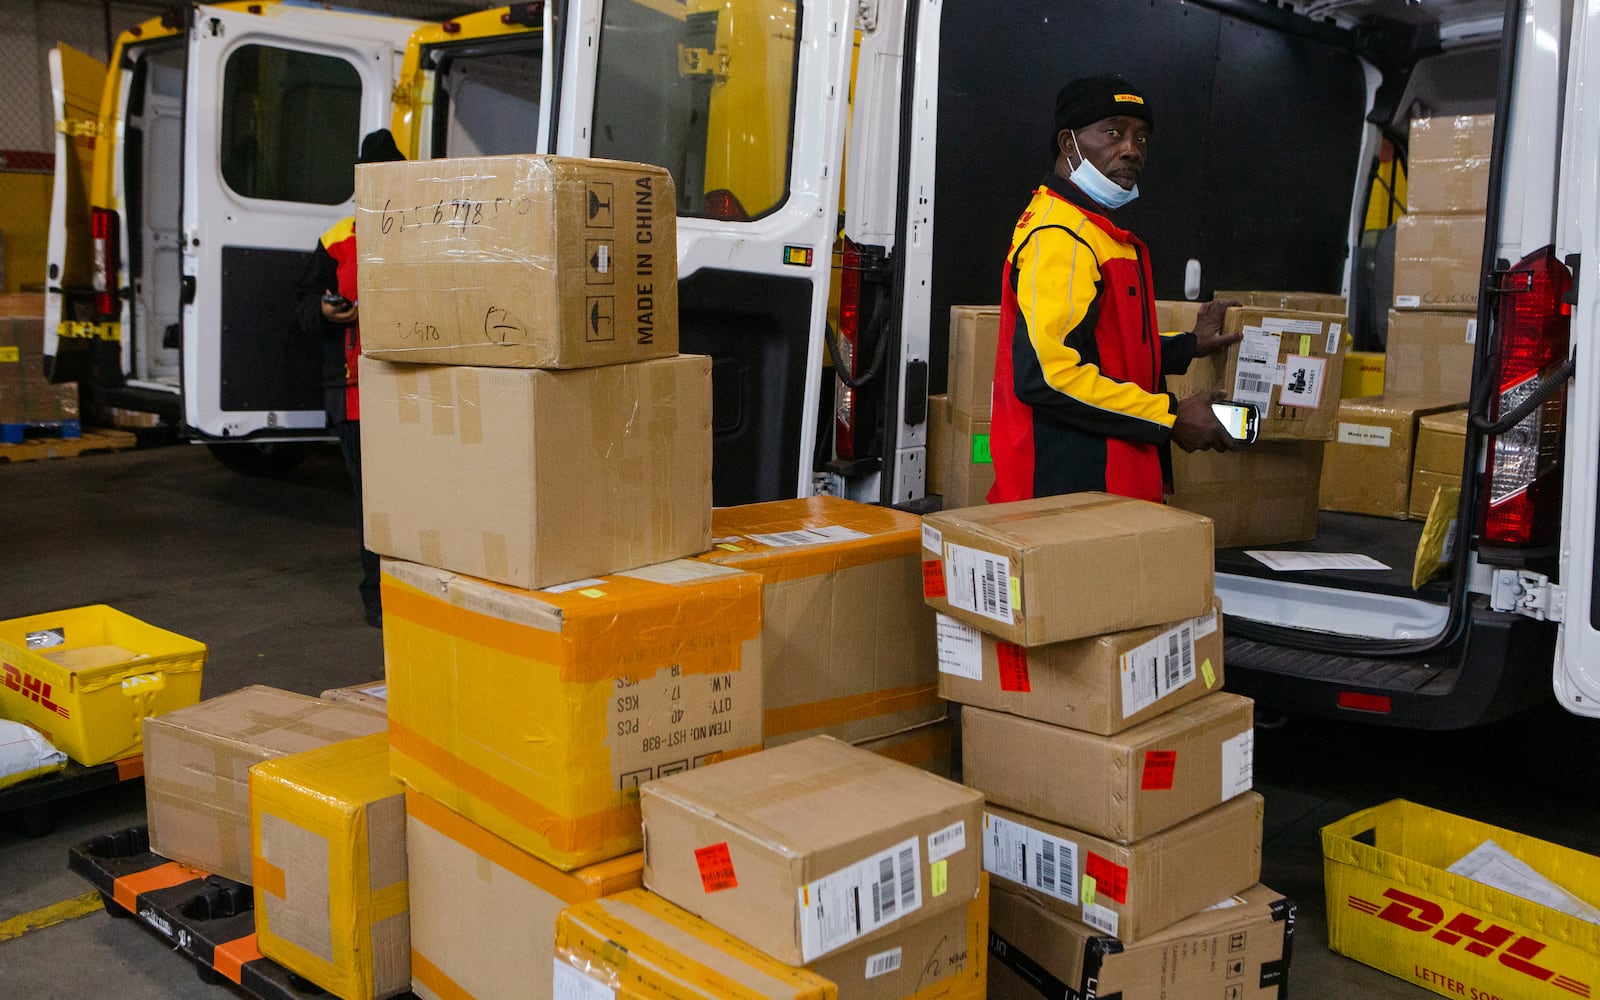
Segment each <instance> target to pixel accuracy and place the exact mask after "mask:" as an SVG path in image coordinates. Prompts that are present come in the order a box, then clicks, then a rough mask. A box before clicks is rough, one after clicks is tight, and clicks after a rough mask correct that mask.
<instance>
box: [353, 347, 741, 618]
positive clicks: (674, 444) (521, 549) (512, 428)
mask: <svg viewBox="0 0 1600 1000" xmlns="http://www.w3.org/2000/svg"><path fill="white" fill-rule="evenodd" d="M361 448H362V487H363V493H362V499H363V502H364V507H363V512H364V523H365V526H366V542H367V547H368V548H370V549H372V550H373V551H374V552H377V553H379V554H381V555H386V556H392V557H394V558H396V559H408V560H411V561H413V562H419V563H425V564H427V565H429V566H438V567H440V568H441V569H449V570H454V571H455V572H457V573H468V574H471V575H472V576H477V577H482V578H484V579H487V580H495V581H497V582H499V583H508V584H511V585H513V586H517V587H547V586H550V585H552V584H559V583H566V582H567V581H570V580H578V579H582V578H584V577H588V576H604V575H605V574H607V573H615V572H617V571H618V570H624V569H632V568H634V567H637V566H647V565H650V564H652V563H660V562H665V561H667V560H669V559H677V558H680V557H682V556H690V555H694V554H695V553H697V552H704V551H705V550H706V549H707V548H709V547H710V545H711V359H709V358H705V357H699V356H694V355H680V356H678V357H676V358H669V359H665V360H660V361H645V362H640V363H638V364H628V365H609V366H607V367H604V368H585V369H582V370H579V371H569V372H548V371H536V370H535V371H519V370H513V369H506V368H459V367H450V366H444V365H394V364H389V363H388V362H385V361H374V360H372V359H371V358H363V359H361Z"/></svg>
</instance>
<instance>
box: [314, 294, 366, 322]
mask: <svg viewBox="0 0 1600 1000" xmlns="http://www.w3.org/2000/svg"><path fill="white" fill-rule="evenodd" d="M360 311H361V307H360V306H359V305H357V304H356V303H354V302H351V303H349V304H347V305H346V306H345V307H344V308H342V309H341V308H339V307H338V306H336V305H334V304H333V303H332V302H329V301H327V300H326V299H324V300H323V302H322V318H323V319H325V320H327V321H328V322H330V323H337V324H339V325H340V326H348V325H349V324H351V323H354V322H356V320H357V319H358V318H359V317H360Z"/></svg>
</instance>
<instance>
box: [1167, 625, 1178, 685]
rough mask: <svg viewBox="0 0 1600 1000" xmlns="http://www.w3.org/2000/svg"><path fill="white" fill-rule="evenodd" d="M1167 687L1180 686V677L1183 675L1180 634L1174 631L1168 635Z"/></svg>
mask: <svg viewBox="0 0 1600 1000" xmlns="http://www.w3.org/2000/svg"><path fill="white" fill-rule="evenodd" d="M1166 660H1167V662H1166V674H1167V687H1168V688H1175V687H1177V686H1178V678H1179V677H1180V676H1181V675H1182V654H1180V653H1179V652H1178V636H1177V633H1173V634H1171V635H1169V636H1167V658H1166Z"/></svg>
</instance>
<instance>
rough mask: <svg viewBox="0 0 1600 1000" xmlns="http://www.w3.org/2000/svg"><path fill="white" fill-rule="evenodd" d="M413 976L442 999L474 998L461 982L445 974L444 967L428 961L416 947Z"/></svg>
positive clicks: (412, 957)
mask: <svg viewBox="0 0 1600 1000" xmlns="http://www.w3.org/2000/svg"><path fill="white" fill-rule="evenodd" d="M411 976H412V978H413V979H415V980H416V981H417V982H419V983H421V984H422V985H423V986H426V987H427V988H428V992H430V993H432V994H434V995H435V996H437V997H440V998H441V1000H474V998H473V996H472V994H471V993H468V992H467V991H466V990H464V989H462V988H461V984H460V983H458V982H456V981H455V980H454V979H451V978H450V977H449V976H447V975H445V974H444V970H443V969H441V968H439V967H438V966H437V965H434V964H433V963H432V962H430V961H428V960H427V959H426V958H424V957H423V956H422V954H421V953H420V952H418V951H417V949H415V948H412V949H411Z"/></svg>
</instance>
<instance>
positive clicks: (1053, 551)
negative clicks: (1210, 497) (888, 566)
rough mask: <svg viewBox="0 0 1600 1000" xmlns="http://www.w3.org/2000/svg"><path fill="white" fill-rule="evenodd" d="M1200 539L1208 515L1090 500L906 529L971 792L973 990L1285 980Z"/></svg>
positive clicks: (1055, 991) (1285, 925)
mask: <svg viewBox="0 0 1600 1000" xmlns="http://www.w3.org/2000/svg"><path fill="white" fill-rule="evenodd" d="M1212 548H1213V542H1212V533H1211V524H1210V522H1209V521H1208V520H1207V519H1206V518H1204V517H1201V516H1198V515H1195V514H1192V513H1188V512H1185V511H1182V510H1177V509H1174V508H1171V507H1162V506H1159V505H1155V504H1149V503H1144V502H1141V501H1136V500H1128V499H1124V498H1119V497H1113V496H1108V495H1105V494H1078V495H1074V496H1066V497H1053V498H1046V499H1040V500H1030V501H1024V502H1021V503H1012V504H998V505H994V506H989V507H984V508H974V509H969V510H958V511H951V512H945V513H941V514H935V515H930V516H929V517H928V518H927V519H926V520H925V522H924V531H923V550H924V551H923V559H924V561H925V563H924V564H925V577H924V594H925V595H926V597H927V599H928V602H929V604H930V605H932V606H933V607H934V608H935V609H937V610H938V611H939V612H940V620H939V638H940V645H939V655H940V671H941V674H940V690H941V691H942V692H943V693H944V694H945V696H946V697H948V698H950V699H951V700H953V701H957V702H960V703H962V710H961V719H962V753H961V758H962V766H963V780H964V781H965V782H966V784H968V785H969V786H971V787H973V788H975V789H977V790H979V791H981V792H983V793H984V795H985V796H986V797H987V799H988V802H989V804H988V806H987V808H986V812H985V816H984V820H983V860H984V867H985V869H986V870H987V871H988V872H989V873H990V875H991V876H992V877H993V879H994V881H993V890H994V894H993V897H992V901H991V906H992V917H991V919H992V930H991V953H992V954H991V958H992V959H993V963H992V966H991V970H990V984H991V985H990V996H1003V997H1017V998H1019V1000H1020V998H1023V997H1031V996H1033V995H1034V993H1035V991H1036V990H1039V989H1042V988H1043V987H1041V986H1040V984H1041V983H1044V984H1052V988H1050V989H1044V991H1045V992H1046V994H1047V995H1062V994H1064V995H1068V996H1071V995H1076V994H1075V993H1074V992H1073V991H1075V990H1078V991H1083V995H1086V996H1087V995H1107V994H1109V993H1112V992H1116V991H1117V989H1119V988H1120V989H1123V990H1125V991H1128V992H1127V995H1130V996H1131V995H1138V991H1139V989H1140V987H1141V986H1142V985H1143V984H1146V983H1148V982H1150V981H1151V980H1152V978H1161V977H1162V976H1163V975H1164V976H1165V977H1166V978H1165V979H1164V980H1163V981H1164V982H1165V984H1166V988H1167V990H1168V995H1179V994H1181V995H1183V996H1201V995H1207V996H1209V995H1213V994H1215V995H1224V992H1223V991H1224V990H1225V989H1226V988H1227V987H1228V986H1229V985H1230V983H1229V980H1230V979H1234V980H1235V983H1233V984H1231V985H1239V986H1241V987H1242V986H1243V985H1245V983H1246V982H1248V984H1249V985H1250V989H1251V992H1250V993H1248V994H1244V993H1240V994H1239V995H1240V996H1245V995H1248V996H1257V995H1266V994H1262V993H1258V992H1257V988H1256V985H1255V984H1256V983H1257V981H1258V980H1259V981H1261V982H1262V983H1263V984H1266V983H1267V982H1268V981H1269V980H1270V981H1272V982H1273V983H1276V982H1281V980H1282V977H1283V975H1284V965H1285V964H1286V961H1287V957H1288V951H1287V940H1286V935H1287V933H1288V931H1289V929H1290V928H1291V927H1292V921H1291V920H1288V919H1287V918H1288V915H1289V913H1290V912H1292V911H1291V909H1290V908H1289V907H1288V904H1287V903H1286V902H1285V901H1282V900H1280V899H1279V898H1278V897H1277V896H1276V895H1275V894H1273V893H1271V892H1270V891H1268V890H1265V889H1262V888H1260V887H1255V888H1252V887H1253V886H1255V885H1256V882H1257V880H1258V878H1259V877H1260V868H1261V823H1262V800H1261V797H1260V796H1259V795H1257V794H1255V793H1254V792H1252V791H1251V790H1250V789H1251V783H1252V758H1253V752H1254V730H1253V718H1252V714H1253V705H1252V703H1251V702H1250V700H1249V699H1247V698H1242V697H1238V696H1236V695H1232V694H1227V693H1223V692H1222V691H1221V690H1220V689H1221V685H1222V681H1223V673H1222V633H1221V621H1220V608H1219V607H1218V606H1217V604H1216V600H1215V595H1214V592H1213V579H1212V576H1213V574H1212V568H1211V563H1212V558H1211V557H1212ZM1236 893H1244V894H1245V895H1242V896H1235V895H1234V894H1236ZM1208 908H1210V909H1209V910H1208ZM1203 911H1204V912H1203ZM1197 914H1198V916H1196V915H1197ZM1223 927H1226V928H1228V938H1229V939H1231V940H1233V941H1234V942H1236V943H1237V945H1238V946H1237V947H1236V948H1233V949H1232V950H1231V951H1230V952H1229V953H1227V954H1226V956H1224V955H1220V954H1216V952H1218V951H1219V950H1220V949H1219V947H1218V941H1219V928H1223ZM1119 950H1125V951H1126V954H1127V956H1128V957H1127V960H1126V961H1120V962H1118V963H1110V964H1108V965H1107V966H1106V967H1105V968H1101V967H1100V966H1101V963H1102V962H1104V961H1105V959H1106V956H1107V955H1109V954H1111V953H1112V952H1115V951H1119ZM1201 954H1205V955H1207V956H1208V957H1205V958H1200V957H1197V956H1199V955H1201ZM1224 958H1225V960H1224ZM1245 963H1249V965H1248V970H1247V969H1246V964H1245ZM1097 979H1098V983H1099V985H1098V989H1099V990H1100V991H1101V993H1100V994H1095V993H1093V992H1090V990H1091V984H1093V983H1095V982H1096V980H1097ZM1262 988H1263V989H1264V988H1265V985H1263V987H1262ZM1272 988H1273V989H1274V990H1275V989H1276V986H1275V985H1274V986H1273V987H1272ZM1273 995H1275V994H1273Z"/></svg>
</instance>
